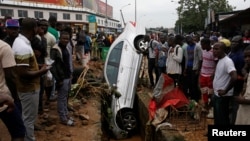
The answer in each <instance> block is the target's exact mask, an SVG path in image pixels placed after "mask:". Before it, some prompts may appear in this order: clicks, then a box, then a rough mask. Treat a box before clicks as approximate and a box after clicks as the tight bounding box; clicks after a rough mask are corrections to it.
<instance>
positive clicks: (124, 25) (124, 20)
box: [120, 9, 125, 26]
mask: <svg viewBox="0 0 250 141" xmlns="http://www.w3.org/2000/svg"><path fill="white" fill-rule="evenodd" d="M120 12H121V16H122V22H123V26H125V20H124V17H123V14H122V9H120Z"/></svg>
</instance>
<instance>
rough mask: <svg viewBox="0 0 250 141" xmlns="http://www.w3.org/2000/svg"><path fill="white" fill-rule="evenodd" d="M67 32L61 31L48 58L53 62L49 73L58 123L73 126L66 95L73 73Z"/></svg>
mask: <svg viewBox="0 0 250 141" xmlns="http://www.w3.org/2000/svg"><path fill="white" fill-rule="evenodd" d="M69 37H70V35H69V33H68V32H65V31H62V32H61V35H60V38H59V43H58V44H56V45H54V47H53V48H52V49H51V53H50V57H51V59H53V60H54V61H55V62H54V63H53V64H52V68H51V73H52V74H53V76H54V77H55V79H56V85H57V92H58V98H57V111H58V114H59V117H60V121H61V123H62V124H64V125H69V126H73V125H74V120H73V119H72V118H70V117H69V112H68V107H67V104H68V94H69V91H70V87H71V76H72V72H73V64H72V53H71V52H72V47H71V46H70V43H69V40H70V38H69Z"/></svg>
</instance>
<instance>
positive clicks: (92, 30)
mask: <svg viewBox="0 0 250 141" xmlns="http://www.w3.org/2000/svg"><path fill="white" fill-rule="evenodd" d="M96 30H97V24H96V23H89V33H92V34H96Z"/></svg>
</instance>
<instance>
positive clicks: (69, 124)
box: [61, 118, 75, 126]
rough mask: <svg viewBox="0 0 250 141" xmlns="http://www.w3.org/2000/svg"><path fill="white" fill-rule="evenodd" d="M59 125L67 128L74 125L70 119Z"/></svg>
mask: <svg viewBox="0 0 250 141" xmlns="http://www.w3.org/2000/svg"><path fill="white" fill-rule="evenodd" d="M61 123H62V124H64V125H67V126H74V125H75V122H74V120H72V119H71V118H70V119H68V120H67V121H62V122H61Z"/></svg>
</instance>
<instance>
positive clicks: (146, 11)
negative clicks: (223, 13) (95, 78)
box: [102, 0, 250, 28]
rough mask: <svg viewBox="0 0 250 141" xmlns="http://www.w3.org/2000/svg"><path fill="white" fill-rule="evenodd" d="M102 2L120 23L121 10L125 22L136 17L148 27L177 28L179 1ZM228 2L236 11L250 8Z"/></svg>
mask: <svg viewBox="0 0 250 141" xmlns="http://www.w3.org/2000/svg"><path fill="white" fill-rule="evenodd" d="M102 1H104V2H106V1H107V3H108V4H109V5H111V6H112V7H113V18H115V19H117V20H119V21H122V16H121V12H120V10H122V13H123V17H124V21H125V22H128V21H135V15H136V19H137V20H136V21H137V22H140V23H143V24H145V25H146V27H160V26H163V27H165V28H171V27H174V26H175V21H176V20H177V19H178V15H177V11H176V8H177V7H178V6H179V5H178V0H102ZM172 1H173V2H172ZM228 2H229V4H230V5H232V6H235V7H236V9H234V10H244V9H246V8H249V7H250V0H245V1H244V0H228ZM135 5H136V8H135ZM135 9H136V10H135ZM135 11H136V12H135ZM121 24H122V23H121Z"/></svg>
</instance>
